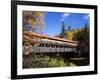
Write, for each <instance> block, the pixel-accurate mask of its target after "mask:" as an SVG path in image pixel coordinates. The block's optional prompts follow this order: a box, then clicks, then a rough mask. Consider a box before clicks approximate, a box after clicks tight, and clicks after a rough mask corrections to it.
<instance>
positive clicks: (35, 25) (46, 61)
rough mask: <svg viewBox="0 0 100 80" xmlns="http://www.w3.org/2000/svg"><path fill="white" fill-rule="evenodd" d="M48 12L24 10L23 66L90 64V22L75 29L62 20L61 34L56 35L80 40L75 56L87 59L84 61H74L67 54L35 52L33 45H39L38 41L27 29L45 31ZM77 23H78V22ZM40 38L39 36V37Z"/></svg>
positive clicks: (42, 66)
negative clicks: (27, 33) (28, 33)
mask: <svg viewBox="0 0 100 80" xmlns="http://www.w3.org/2000/svg"><path fill="white" fill-rule="evenodd" d="M45 14H46V12H41V11H23V68H45V67H66V66H70V67H72V66H78V65H79V66H82V65H89V24H88V23H86V24H84V26H83V27H81V28H78V29H73V28H72V26H70V25H67V26H66V25H65V24H64V21H62V22H61V31H60V34H58V35H55V37H59V38H64V39H68V40H75V41H78V42H79V43H78V46H77V54H76V55H75V56H74V57H75V58H79V59H83V58H84V59H86V61H85V62H84V61H83V62H80V61H77V62H74V61H73V60H70V57H68V56H67V55H65V54H60V53H57V54H43V53H42V54H35V53H34V51H33V49H32V47H33V46H36V45H38V42H36V41H34V40H33V39H34V38H35V39H36V38H37V37H34V36H32V37H30V36H28V35H26V34H25V32H26V31H27V32H28V31H32V32H36V33H40V34H42V33H43V28H44V25H45V22H44V19H45ZM77 23H78V22H77ZM77 23H76V24H77ZM37 39H38V38H37Z"/></svg>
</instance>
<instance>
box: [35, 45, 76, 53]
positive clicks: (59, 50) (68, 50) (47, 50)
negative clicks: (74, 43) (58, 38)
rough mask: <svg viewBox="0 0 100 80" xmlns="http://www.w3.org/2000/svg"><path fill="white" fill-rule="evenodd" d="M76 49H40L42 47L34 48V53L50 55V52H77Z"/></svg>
mask: <svg viewBox="0 0 100 80" xmlns="http://www.w3.org/2000/svg"><path fill="white" fill-rule="evenodd" d="M75 50H76V49H75V48H71V47H66V48H64V47H62V48H56V47H40V46H34V47H33V51H34V53H48V52H51V53H53V52H75Z"/></svg>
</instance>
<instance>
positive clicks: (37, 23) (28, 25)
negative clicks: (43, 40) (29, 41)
mask: <svg viewBox="0 0 100 80" xmlns="http://www.w3.org/2000/svg"><path fill="white" fill-rule="evenodd" d="M44 17H45V13H44V12H42V11H23V28H25V29H27V30H31V31H33V32H39V31H40V32H41V31H42V29H43V26H44Z"/></svg>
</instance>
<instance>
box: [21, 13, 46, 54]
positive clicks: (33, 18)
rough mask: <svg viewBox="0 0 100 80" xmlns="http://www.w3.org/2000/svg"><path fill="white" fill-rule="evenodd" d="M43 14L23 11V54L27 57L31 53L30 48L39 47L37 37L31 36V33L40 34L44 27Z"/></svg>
mask: <svg viewBox="0 0 100 80" xmlns="http://www.w3.org/2000/svg"><path fill="white" fill-rule="evenodd" d="M44 16H45V13H44V12H41V11H23V54H24V55H28V54H29V53H32V52H33V49H32V47H33V46H36V45H39V43H38V41H35V40H34V39H38V37H36V36H33V35H32V34H33V32H38V33H41V30H42V29H43V25H44Z"/></svg>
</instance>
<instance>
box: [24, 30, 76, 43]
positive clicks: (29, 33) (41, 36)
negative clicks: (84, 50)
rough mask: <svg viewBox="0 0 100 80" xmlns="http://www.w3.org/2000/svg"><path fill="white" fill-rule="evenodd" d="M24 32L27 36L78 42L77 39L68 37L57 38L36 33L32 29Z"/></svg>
mask: <svg viewBox="0 0 100 80" xmlns="http://www.w3.org/2000/svg"><path fill="white" fill-rule="evenodd" d="M24 34H25V35H29V36H36V37H39V38H45V39H51V40H56V41H63V42H68V43H74V44H77V43H78V41H73V40H68V39H64V38H59V37H52V36H48V35H44V34H38V33H35V32H32V31H24Z"/></svg>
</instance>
